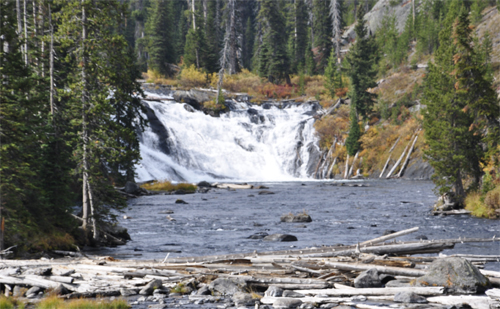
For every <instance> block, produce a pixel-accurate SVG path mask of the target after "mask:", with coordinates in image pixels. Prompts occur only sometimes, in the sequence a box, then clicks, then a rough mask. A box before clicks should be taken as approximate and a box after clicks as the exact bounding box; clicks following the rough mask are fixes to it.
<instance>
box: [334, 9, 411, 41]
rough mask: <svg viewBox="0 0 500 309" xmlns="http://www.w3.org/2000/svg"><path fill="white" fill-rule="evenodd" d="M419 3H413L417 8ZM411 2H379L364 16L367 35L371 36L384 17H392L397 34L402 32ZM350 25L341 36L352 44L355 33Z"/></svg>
mask: <svg viewBox="0 0 500 309" xmlns="http://www.w3.org/2000/svg"><path fill="white" fill-rule="evenodd" d="M419 2H420V1H415V6H417V8H418V3H419ZM411 7H412V5H411V1H399V3H398V2H396V1H393V0H379V1H378V2H377V4H375V6H374V7H373V8H372V9H371V10H370V12H368V13H366V14H365V20H366V26H367V28H368V33H371V34H372V35H373V34H374V33H375V31H376V30H377V29H378V28H379V27H380V26H381V25H382V20H383V19H384V16H394V17H395V18H396V28H397V29H398V31H399V32H402V31H403V30H404V27H405V23H406V18H407V17H408V15H409V14H410V12H411ZM355 25H356V24H352V25H351V26H350V27H349V28H348V29H347V30H346V31H345V32H344V34H343V35H342V38H343V39H344V40H347V41H349V42H352V41H353V40H355V39H356V33H355V32H354V26H355Z"/></svg>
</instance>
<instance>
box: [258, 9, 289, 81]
mask: <svg viewBox="0 0 500 309" xmlns="http://www.w3.org/2000/svg"><path fill="white" fill-rule="evenodd" d="M258 18H259V21H260V22H261V24H262V25H263V26H262V30H263V31H264V33H263V36H262V46H260V51H259V55H258V58H259V74H260V75H261V76H265V77H267V79H268V80H269V81H270V82H272V83H278V82H280V81H283V80H286V82H287V83H290V78H289V75H288V73H289V69H290V62H289V59H288V55H287V38H286V36H284V35H283V33H282V31H283V29H285V17H284V16H283V13H282V11H281V10H280V9H279V6H278V2H277V1H273V0H262V1H261V2H260V11H259V15H258Z"/></svg>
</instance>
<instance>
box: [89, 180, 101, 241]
mask: <svg viewBox="0 0 500 309" xmlns="http://www.w3.org/2000/svg"><path fill="white" fill-rule="evenodd" d="M87 190H88V194H89V204H90V215H91V217H92V230H93V233H94V240H95V241H97V240H98V239H99V231H98V230H97V223H96V213H95V208H94V198H93V196H92V187H91V186H90V183H88V178H87Z"/></svg>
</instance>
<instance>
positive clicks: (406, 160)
mask: <svg viewBox="0 0 500 309" xmlns="http://www.w3.org/2000/svg"><path fill="white" fill-rule="evenodd" d="M417 139H418V132H417V134H416V136H415V139H414V140H413V143H412V144H411V147H410V150H409V151H408V155H406V159H405V161H404V163H403V165H402V166H401V169H400V170H399V173H398V177H401V176H402V175H403V172H404V170H405V168H406V165H407V164H408V161H410V156H411V153H412V152H413V148H414V147H415V143H416V142H417Z"/></svg>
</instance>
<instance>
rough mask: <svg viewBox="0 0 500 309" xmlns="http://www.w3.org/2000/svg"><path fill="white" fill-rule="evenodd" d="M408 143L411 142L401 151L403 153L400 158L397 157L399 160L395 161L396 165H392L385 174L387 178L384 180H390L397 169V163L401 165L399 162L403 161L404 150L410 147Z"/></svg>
mask: <svg viewBox="0 0 500 309" xmlns="http://www.w3.org/2000/svg"><path fill="white" fill-rule="evenodd" d="M410 143H411V140H410V142H409V143H408V145H406V147H405V149H404V150H403V153H402V154H401V156H400V157H399V159H398V160H397V161H396V163H394V166H393V167H392V168H391V170H390V171H389V174H387V176H386V177H385V178H391V176H392V174H393V173H394V172H395V171H396V169H397V168H398V166H399V163H401V160H403V157H404V156H405V153H406V150H407V149H408V146H410Z"/></svg>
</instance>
